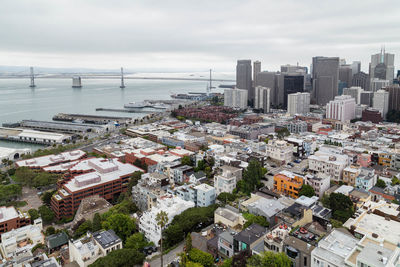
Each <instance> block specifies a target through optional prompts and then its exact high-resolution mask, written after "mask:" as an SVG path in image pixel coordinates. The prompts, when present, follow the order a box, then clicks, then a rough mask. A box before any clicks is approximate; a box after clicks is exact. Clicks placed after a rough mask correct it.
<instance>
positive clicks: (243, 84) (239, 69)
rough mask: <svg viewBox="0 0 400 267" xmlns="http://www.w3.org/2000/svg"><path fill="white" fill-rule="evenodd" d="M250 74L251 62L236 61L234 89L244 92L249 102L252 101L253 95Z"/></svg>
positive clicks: (245, 60)
mask: <svg viewBox="0 0 400 267" xmlns="http://www.w3.org/2000/svg"><path fill="white" fill-rule="evenodd" d="M251 74H252V73H251V60H250V59H243V60H238V61H237V65H236V87H237V88H239V89H243V90H246V91H247V93H248V98H249V100H251V101H252V100H254V93H253V92H252V77H251ZM246 98H247V97H246ZM246 101H247V99H246ZM246 106H247V103H246Z"/></svg>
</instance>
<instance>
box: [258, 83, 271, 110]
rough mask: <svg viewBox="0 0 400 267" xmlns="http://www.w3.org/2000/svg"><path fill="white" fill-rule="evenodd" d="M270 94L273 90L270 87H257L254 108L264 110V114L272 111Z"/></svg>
mask: <svg viewBox="0 0 400 267" xmlns="http://www.w3.org/2000/svg"><path fill="white" fill-rule="evenodd" d="M270 92H271V89H270V88H268V87H262V86H256V87H255V88H254V93H255V97H254V108H256V109H262V110H263V112H264V113H268V112H269V111H270V99H269V97H270Z"/></svg>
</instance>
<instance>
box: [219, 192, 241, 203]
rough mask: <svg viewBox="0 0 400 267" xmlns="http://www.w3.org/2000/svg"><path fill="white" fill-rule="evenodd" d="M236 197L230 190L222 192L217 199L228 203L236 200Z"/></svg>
mask: <svg viewBox="0 0 400 267" xmlns="http://www.w3.org/2000/svg"><path fill="white" fill-rule="evenodd" d="M236 197H237V196H236V195H235V194H231V193H228V192H222V193H220V194H219V195H218V197H217V199H218V200H219V201H221V202H222V203H224V204H226V203H228V202H232V201H235V199H236Z"/></svg>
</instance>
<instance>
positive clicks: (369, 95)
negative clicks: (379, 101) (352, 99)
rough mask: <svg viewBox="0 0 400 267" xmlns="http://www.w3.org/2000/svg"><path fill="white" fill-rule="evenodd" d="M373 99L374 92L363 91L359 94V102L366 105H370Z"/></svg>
mask: <svg viewBox="0 0 400 267" xmlns="http://www.w3.org/2000/svg"><path fill="white" fill-rule="evenodd" d="M373 100H374V92H371V91H363V92H361V94H360V104H361V105H367V106H368V107H372V103H373Z"/></svg>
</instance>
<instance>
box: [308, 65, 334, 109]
mask: <svg viewBox="0 0 400 267" xmlns="http://www.w3.org/2000/svg"><path fill="white" fill-rule="evenodd" d="M312 78H313V88H314V98H315V100H316V103H317V104H318V105H326V104H327V103H328V102H329V101H331V100H333V99H334V98H335V96H337V95H338V80H339V58H338V57H313V61H312Z"/></svg>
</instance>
